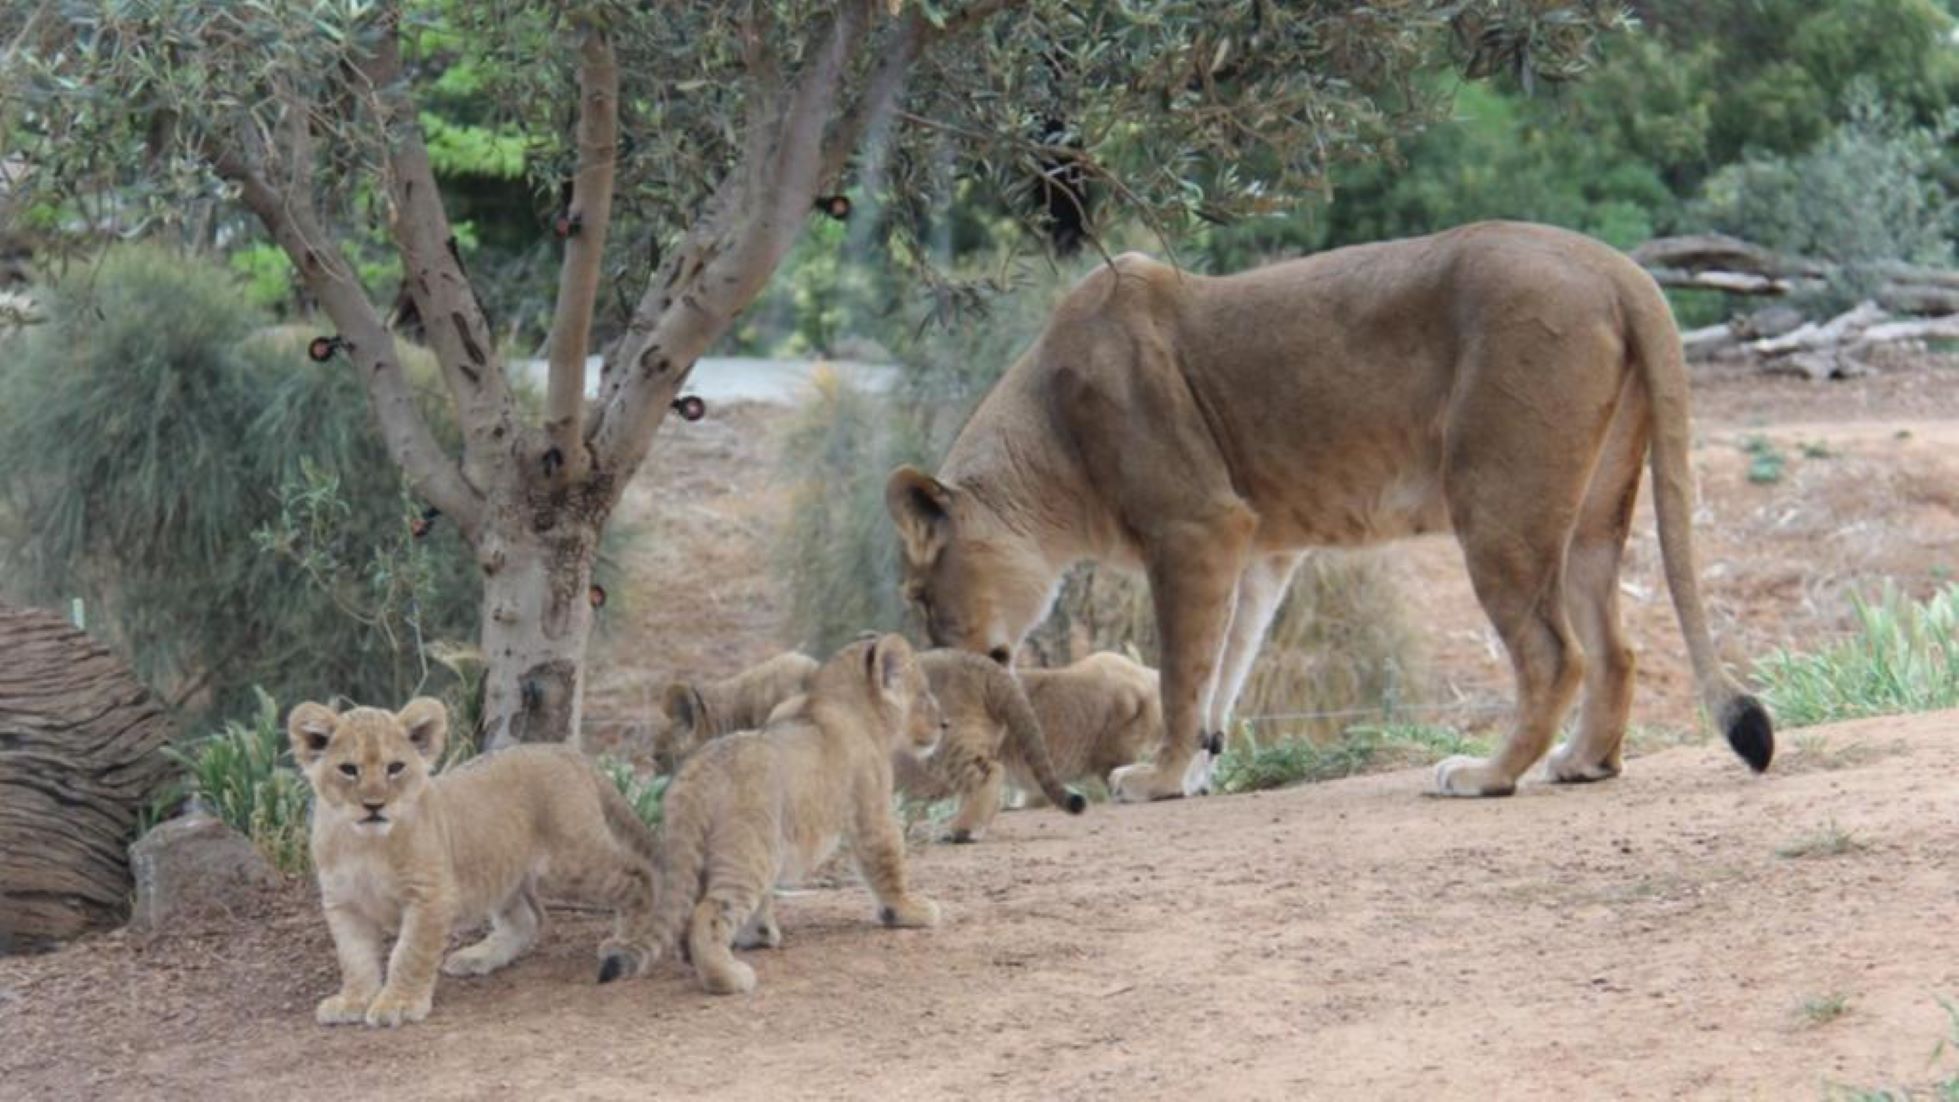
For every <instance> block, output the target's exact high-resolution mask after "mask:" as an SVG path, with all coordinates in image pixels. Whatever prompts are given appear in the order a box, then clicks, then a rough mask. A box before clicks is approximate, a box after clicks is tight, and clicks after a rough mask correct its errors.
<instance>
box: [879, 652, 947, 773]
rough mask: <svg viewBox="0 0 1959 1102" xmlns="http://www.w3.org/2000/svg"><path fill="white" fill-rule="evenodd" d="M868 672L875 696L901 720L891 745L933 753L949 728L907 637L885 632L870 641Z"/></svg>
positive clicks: (888, 711) (894, 747)
mask: <svg viewBox="0 0 1959 1102" xmlns="http://www.w3.org/2000/svg"><path fill="white" fill-rule="evenodd" d="M864 676H865V677H866V678H868V679H869V681H870V687H871V698H872V699H873V700H877V701H879V702H880V703H881V704H882V705H883V707H884V709H885V711H886V713H887V714H889V715H893V716H895V717H896V718H897V720H898V722H896V723H894V724H892V725H891V727H890V733H891V748H892V749H893V750H910V751H911V752H912V753H914V754H917V755H920V756H921V757H922V756H924V755H926V754H929V753H931V752H932V750H933V749H934V748H935V747H937V746H938V744H939V736H940V735H942V734H943V733H944V732H945V729H946V721H945V715H944V714H943V713H942V712H940V711H939V698H938V697H935V696H933V695H932V686H931V685H930V684H929V683H928V682H927V681H926V680H925V668H924V667H923V666H921V665H919V662H918V655H917V654H916V653H914V652H913V651H912V649H911V644H910V643H908V642H906V641H905V637H904V636H902V635H895V634H894V635H884V636H879V637H878V638H877V639H875V640H872V641H870V642H869V643H868V644H866V645H865V646H864Z"/></svg>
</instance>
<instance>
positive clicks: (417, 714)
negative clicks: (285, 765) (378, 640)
mask: <svg viewBox="0 0 1959 1102" xmlns="http://www.w3.org/2000/svg"><path fill="white" fill-rule="evenodd" d="M448 733H449V713H448V711H447V709H445V708H443V706H442V702H441V701H439V700H434V699H431V698H429V697H426V696H420V697H416V698H415V699H414V700H411V701H409V702H408V703H407V705H406V706H404V707H403V708H402V709H401V711H399V712H390V711H387V710H385V709H382V708H354V709H352V710H351V711H346V712H336V711H334V710H333V709H332V708H329V707H327V706H326V705H324V704H313V703H310V702H309V703H306V704H301V705H299V706H298V707H296V708H294V709H293V710H292V714H291V715H290V716H287V717H286V734H287V736H288V737H290V738H291V739H292V752H293V758H294V759H295V760H297V761H298V762H299V767H300V769H301V770H302V771H303V772H304V773H305V774H306V782H307V783H308V784H310V785H312V786H313V795H314V811H313V814H314V816H315V817H316V821H322V822H338V823H343V824H345V825H348V826H351V827H352V828H353V830H354V831H355V832H356V833H359V834H372V835H374V836H376V837H380V836H384V835H386V834H387V833H388V832H389V831H391V830H393V829H394V826H395V824H396V823H399V822H402V821H404V820H407V819H409V818H412V817H413V815H414V813H415V808H416V806H417V805H418V804H419V803H420V802H421V798H422V795H423V793H425V792H426V791H427V790H428V782H429V767H430V765H432V764H433V763H434V762H435V760H436V758H437V757H439V756H440V755H441V753H442V744H443V740H444V739H445V737H446V736H447V735H448Z"/></svg>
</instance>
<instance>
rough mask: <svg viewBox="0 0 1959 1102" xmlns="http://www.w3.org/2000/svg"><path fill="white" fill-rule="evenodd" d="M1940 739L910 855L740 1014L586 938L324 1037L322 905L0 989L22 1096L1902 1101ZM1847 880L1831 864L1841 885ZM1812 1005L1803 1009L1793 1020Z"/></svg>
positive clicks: (1122, 816)
mask: <svg viewBox="0 0 1959 1102" xmlns="http://www.w3.org/2000/svg"><path fill="white" fill-rule="evenodd" d="M1955 768H1959V713H1942V714H1936V715H1925V716H1916V717H1911V718H1907V719H1880V720H1872V721H1866V722H1862V723H1856V724H1850V725H1846V726H1843V727H1840V728H1836V729H1832V730H1829V731H1827V732H1823V731H1817V732H1812V733H1809V734H1807V735H1804V736H1802V737H1801V738H1800V739H1799V740H1791V741H1790V742H1789V743H1786V744H1785V756H1784V758H1783V759H1782V761H1781V762H1779V763H1778V766H1777V768H1776V769H1775V770H1774V771H1773V772H1771V773H1770V774H1769V775H1768V776H1766V777H1764V778H1759V779H1758V778H1755V777H1751V776H1750V775H1748V774H1747V772H1746V771H1745V770H1744V768H1743V767H1742V766H1741V765H1740V764H1739V763H1738V762H1737V761H1735V760H1734V759H1733V758H1732V757H1731V756H1730V755H1729V754H1728V753H1727V751H1726V750H1725V749H1722V748H1719V747H1714V746H1702V747H1683V748H1677V749H1672V750H1667V751H1663V752H1660V753H1657V754H1652V755H1648V756H1646V757H1643V758H1640V759H1637V760H1635V761H1634V762H1632V763H1631V768H1630V770H1629V772H1628V774H1627V775H1626V776H1625V777H1623V778H1621V779H1620V780H1618V781H1614V782H1610V783H1606V784H1602V785H1596V786H1592V787H1587V788H1555V787H1551V786H1547V785H1542V784H1532V785H1527V786H1526V787H1524V788H1523V789H1522V790H1521V791H1520V792H1519V794H1518V795H1517V796H1516V797H1514V798H1512V799H1508V800H1493V801H1483V802H1449V801H1441V800H1435V799H1428V798H1423V797H1422V796H1421V795H1419V793H1420V792H1421V790H1422V789H1423V787H1424V786H1425V784H1426V782H1427V776H1426V774H1425V772H1401V773H1391V774H1382V775H1377V776H1373V777H1365V778H1357V779H1353V780H1347V781H1339V782H1334V783H1330V784H1323V785H1314V786H1307V787H1303V788H1294V789H1288V790H1284V791H1279V792H1271V793H1265V794H1260V795H1252V796H1237V797H1210V798H1206V799H1201V800H1192V801H1180V802H1174V803H1164V804H1155V805H1150V806H1144V807H1110V806H1105V805H1098V806H1096V807H1093V808H1091V809H1090V810H1089V812H1088V813H1087V814H1085V815H1083V816H1082V817H1080V818H1078V819H1069V818H1066V817H1063V816H1061V815H1059V814H1058V813H1055V812H1052V811H1028V812H1019V813H1012V814H1007V815H1003V816H1002V817H1001V819H1000V821H999V824H998V826H997V827H996V830H995V833H994V835H993V836H992V837H991V838H989V839H988V840H987V841H985V842H982V843H979V844H977V845H971V846H937V845H935V846H928V847H925V848H923V849H922V850H920V851H918V852H916V853H915V855H914V861H913V869H914V875H915V878H916V880H917V882H918V884H919V885H920V886H921V888H922V890H924V891H926V892H928V893H929V894H931V895H933V896H935V897H937V898H938V899H939V901H940V902H941V904H942V905H943V906H944V908H945V913H946V922H945V923H944V925H942V926H941V927H940V928H938V929H936V930H931V931H904V932H892V931H886V930H883V929H880V928H878V927H876V926H875V925H873V924H872V923H871V922H870V921H869V912H870V905H869V903H868V900H867V897H866V896H865V895H864V894H863V892H862V890H861V889H859V888H856V887H852V886H843V887H838V888H831V889H821V890H812V891H809V892H807V893H800V894H796V895H794V896H792V897H790V898H786V899H784V900H783V901H782V903H781V905H780V906H779V907H778V914H779V915H780V916H781V920H782V923H783V926H784V932H785V935H786V938H787V944H786V945H785V947H784V948H782V949H781V950H778V951H774V952H762V953H755V954H750V959H751V960H753V961H754V962H755V965H756V969H757V971H758V973H759V975H760V981H761V982H760V987H759V989H758V990H757V992H756V993H755V994H754V995H752V996H749V997H746V998H713V997H710V996H705V995H702V994H699V993H698V992H697V990H696V989H695V988H694V987H693V986H692V983H691V979H690V978H689V977H688V975H687V974H686V973H685V972H684V971H683V970H682V969H680V968H679V967H678V966H675V965H672V964H667V965H663V966H662V967H660V968H659V969H658V970H657V971H656V972H655V973H654V974H653V975H651V976H649V977H647V978H644V979H641V980H636V981H632V982H628V983H621V984H615V985H611V986H608V987H604V988H600V987H596V986H594V984H593V972H594V949H595V946H596V944H597V941H598V938H599V936H600V927H599V923H598V921H597V920H596V919H594V918H592V917H589V916H575V915H560V916H558V918H557V921H556V923H555V925H554V927H553V929H552V931H551V932H550V933H549V934H547V936H546V938H545V941H544V942H543V944H542V945H541V946H540V948H539V950H538V951H537V952H536V953H535V954H534V955H532V956H531V957H528V958H526V959H524V960H521V961H519V962H518V963H517V964H515V965H513V966H512V967H510V968H509V969H507V970H506V971H505V972H503V973H500V974H498V975H496V976H493V977H489V978H486V979H480V980H444V981H443V983H442V986H441V987H440V988H439V990H438V993H437V998H436V1009H435V1013H434V1014H433V1015H432V1016H431V1018H430V1019H429V1020H428V1021H427V1022H426V1023H424V1024H422V1025H420V1026H416V1027H410V1028H407V1029H404V1030H402V1031H400V1032H398V1033H375V1032H369V1031H366V1030H364V1029H360V1028H350V1027H343V1028H337V1029H326V1028H321V1027H317V1026H314V1025H313V1024H312V1022H311V1020H310V1008H311V1006H312V1004H313V1002H314V1001H315V1000H316V999H318V998H319V997H321V996H322V995H324V994H326V993H328V992H330V991H331V990H332V989H333V986H334V980H333V966H332V954H331V950H330V948H329V945H328V941H327V937H326V932H325V930H324V928H323V925H322V923H321V921H320V919H319V918H318V915H317V912H315V911H314V910H313V909H312V893H311V891H310V889H309V888H308V887H307V886H306V885H304V884H303V883H302V884H295V885H294V886H293V887H291V888H290V889H288V890H287V891H286V892H284V893H283V894H281V895H279V896H276V897H274V898H271V899H268V900H265V901H264V902H263V903H262V904H260V905H259V906H257V907H255V908H253V909H251V910H249V911H247V912H246V913H241V914H239V915H236V916H232V917H228V918H216V919H213V920H212V921H211V922H210V923H208V924H206V925H204V926H203V927H201V928H199V929H197V930H195V931H193V932H189V933H183V934H177V935H172V936H171V937H169V938H168V939H165V940H159V941H156V942H153V943H149V944H145V943H143V942H141V941H139V940H137V939H135V938H132V937H129V936H126V935H121V934H115V935H110V936H106V937H99V938H94V939H91V940H88V941H84V942H82V943H80V944H78V945H75V946H72V947H70V948H69V949H67V950H65V951H63V952H61V953H58V954H55V955H53V956H47V957H39V958H25V959H19V958H17V959H11V960H0V1038H4V1043H0V1095H5V1096H6V1097H8V1098H23V1099H25V1098H36V1099H38V1098H47V1099H55V1098H60V1099H75V1098H110V1097H145V1098H148V1097H158V1098H166V1097H167V1098H175V1097H198V1098H211V1099H217V1098H234V1097H236V1098H245V1097H252V1098H289V1097H290V1098H302V1097H309V1098H310V1097H317V1098H327V1097H333V1098H472V1099H473V1098H541V1097H580V1098H644V1097H691V1096H697V1095H706V1094H714V1095H717V1096H727V1097H737V1098H756V1099H777V1098H856V1097H877V1098H944V1097H989V1098H1087V1097H1111V1096H1117V1097H1149V1098H1171V1097H1183V1098H1187V1097H1193V1096H1196V1097H1229V1098H1252V1099H1298V1098H1356V1097H1368V1098H1424V1099H1429V1098H1505V1099H1526V1098H1546V1099H1550V1098H1559V1099H1562V1098H1678V1097H1718V1098H1765V1099H1768V1098H1774V1099H1786V1098H1802V1097H1818V1096H1820V1095H1821V1094H1822V1093H1823V1092H1824V1091H1825V1089H1826V1086H1827V1085H1828V1084H1831V1083H1839V1084H1858V1085H1876V1084H1887V1085H1888V1084H1897V1083H1901V1082H1902V1083H1914V1082H1915V1083H1923V1082H1925V1081H1928V1080H1930V1079H1931V1078H1933V1077H1935V1076H1937V1075H1940V1074H1949V1073H1950V1070H1951V1068H1950V1065H1951V1064H1952V1063H1953V1058H1952V1057H1950V1056H1948V1057H1947V1058H1945V1059H1944V1060H1942V1061H1939V1062H1938V1064H1937V1065H1936V1066H1935V1065H1934V1063H1933V1061H1932V1058H1931V1057H1932V1051H1933V1047H1934V1045H1935V1044H1936V1042H1937V1041H1938V1040H1939V1038H1940V1037H1942V1036H1944V1034H1945V1029H1946V1025H1947V1022H1946V1016H1945V1014H1944V1013H1943V1012H1942V1011H1941V1009H1940V1007H1939V1004H1938V1002H1937V1001H1936V1000H1937V998H1938V997H1939V996H1941V995H1949V994H1952V993H1954V992H1955V991H1959V957H1955V955H1954V954H1953V952H1952V940H1951V937H1950V925H1951V924H1950V921H1949V918H1950V915H1951V914H1952V910H1953V905H1954V902H1955V890H1956V889H1959V880H1956V879H1955V878H1956V877H1959V832H1955V831H1954V830H1953V829H1952V826H1951V824H1952V822H1953V811H1954V804H1953V787H1952V783H1951V779H1950V778H1951V775H1952V773H1953V771H1954V769H1955ZM1834 851H1840V852H1834ZM1805 1007H1808V1009H1807V1010H1806V1009H1805Z"/></svg>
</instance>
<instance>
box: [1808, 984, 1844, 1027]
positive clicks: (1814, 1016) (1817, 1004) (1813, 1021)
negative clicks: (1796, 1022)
mask: <svg viewBox="0 0 1959 1102" xmlns="http://www.w3.org/2000/svg"><path fill="white" fill-rule="evenodd" d="M1797 1011H1798V1012H1799V1013H1800V1014H1801V1015H1802V1019H1803V1021H1804V1022H1806V1023H1808V1024H1809V1025H1812V1026H1820V1025H1828V1024H1830V1023H1831V1022H1834V1021H1836V1020H1837V1019H1838V1018H1841V1017H1843V1016H1844V1015H1845V1014H1848V1013H1849V1012H1850V996H1848V995H1846V994H1844V993H1843V992H1841V991H1834V992H1831V993H1830V994H1828V995H1816V996H1812V997H1811V998H1807V999H1804V1000H1803V1003H1802V1005H1801V1006H1800V1007H1798V1008H1797Z"/></svg>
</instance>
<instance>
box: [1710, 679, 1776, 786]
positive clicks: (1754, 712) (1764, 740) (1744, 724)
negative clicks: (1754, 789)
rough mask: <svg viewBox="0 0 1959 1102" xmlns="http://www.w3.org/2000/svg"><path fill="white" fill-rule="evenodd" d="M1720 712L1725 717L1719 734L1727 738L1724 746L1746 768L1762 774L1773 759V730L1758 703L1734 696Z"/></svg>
mask: <svg viewBox="0 0 1959 1102" xmlns="http://www.w3.org/2000/svg"><path fill="white" fill-rule="evenodd" d="M1723 711H1725V712H1726V713H1727V714H1726V716H1725V717H1724V722H1723V723H1722V724H1721V730H1722V733H1723V734H1725V735H1727V736H1728V745H1729V746H1732V747H1734V748H1735V753H1737V754H1740V755H1741V760H1742V761H1745V762H1747V763H1748V768H1750V769H1753V770H1754V771H1755V772H1757V773H1760V772H1762V771H1764V770H1766V769H1767V768H1768V767H1769V762H1770V761H1771V760H1773V759H1774V758H1775V728H1774V726H1773V725H1772V724H1770V723H1769V713H1768V711H1767V710H1766V709H1764V708H1763V707H1762V702H1761V701H1759V700H1756V699H1755V698H1754V697H1752V696H1738V697H1736V698H1734V700H1732V701H1730V702H1729V703H1728V706H1727V707H1726V708H1725V709H1723Z"/></svg>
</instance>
